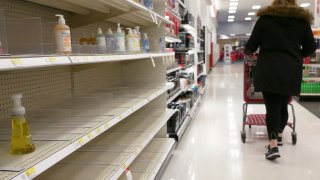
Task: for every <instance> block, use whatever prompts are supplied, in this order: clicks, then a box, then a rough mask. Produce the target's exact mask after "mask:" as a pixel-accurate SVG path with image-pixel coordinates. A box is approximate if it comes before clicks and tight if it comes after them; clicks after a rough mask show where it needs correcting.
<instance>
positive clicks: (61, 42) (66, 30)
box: [54, 14, 71, 55]
mask: <svg viewBox="0 0 320 180" xmlns="http://www.w3.org/2000/svg"><path fill="white" fill-rule="evenodd" d="M56 16H57V17H59V20H58V24H57V25H56V26H55V28H54V32H55V38H56V43H57V54H63V55H70V54H71V33H70V27H69V26H67V25H66V20H65V19H64V17H63V15H61V14H56Z"/></svg>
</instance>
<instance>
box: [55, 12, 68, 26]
mask: <svg viewBox="0 0 320 180" xmlns="http://www.w3.org/2000/svg"><path fill="white" fill-rule="evenodd" d="M56 16H57V17H59V20H58V23H59V24H66V20H65V19H64V17H63V15H61V14H56Z"/></svg>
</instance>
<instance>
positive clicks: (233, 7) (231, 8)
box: [229, 6, 238, 10]
mask: <svg viewBox="0 0 320 180" xmlns="http://www.w3.org/2000/svg"><path fill="white" fill-rule="evenodd" d="M234 9H238V7H235V6H231V7H229V10H234Z"/></svg>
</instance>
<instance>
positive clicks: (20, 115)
mask: <svg viewBox="0 0 320 180" xmlns="http://www.w3.org/2000/svg"><path fill="white" fill-rule="evenodd" d="M21 98H22V94H16V95H13V96H12V100H13V103H14V107H13V110H12V118H11V120H12V136H11V153H12V154H14V155H22V154H28V153H31V152H33V151H35V146H34V144H33V142H32V139H31V133H30V130H29V125H28V122H27V119H26V109H25V108H24V107H23V106H22V104H21Z"/></svg>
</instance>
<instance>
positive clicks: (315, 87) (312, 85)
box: [301, 82, 320, 94]
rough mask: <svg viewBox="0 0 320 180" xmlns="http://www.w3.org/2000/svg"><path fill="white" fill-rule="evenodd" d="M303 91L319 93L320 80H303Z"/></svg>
mask: <svg viewBox="0 0 320 180" xmlns="http://www.w3.org/2000/svg"><path fill="white" fill-rule="evenodd" d="M301 93H306V94H317V93H320V82H303V83H302V86H301Z"/></svg>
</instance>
